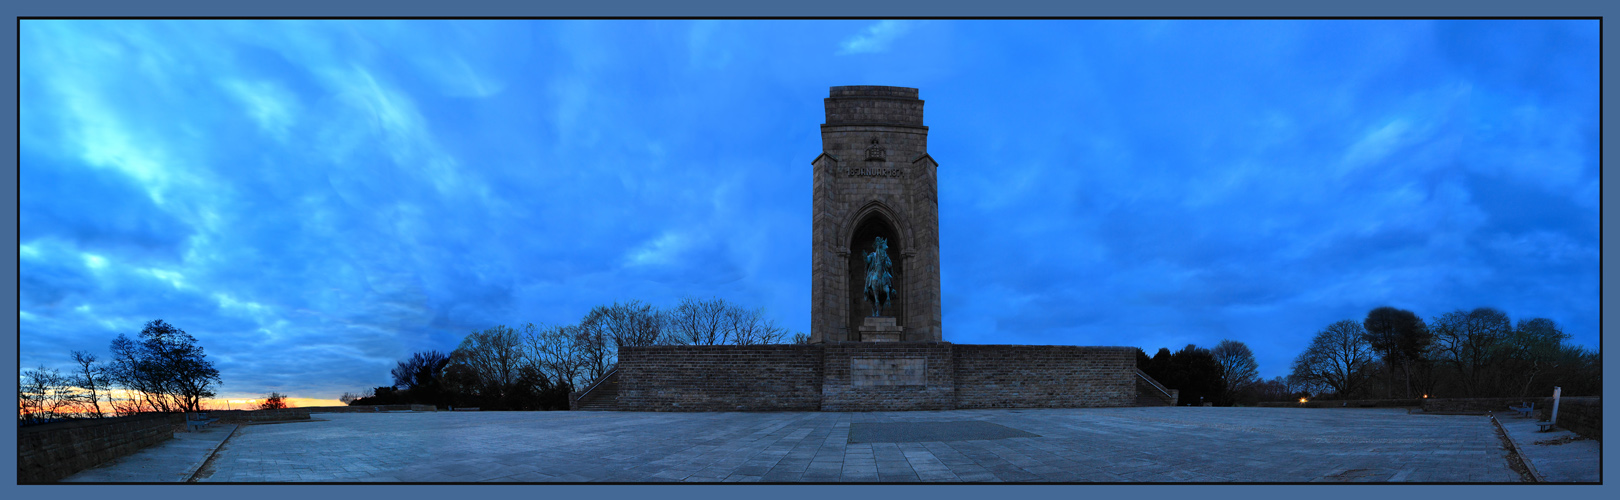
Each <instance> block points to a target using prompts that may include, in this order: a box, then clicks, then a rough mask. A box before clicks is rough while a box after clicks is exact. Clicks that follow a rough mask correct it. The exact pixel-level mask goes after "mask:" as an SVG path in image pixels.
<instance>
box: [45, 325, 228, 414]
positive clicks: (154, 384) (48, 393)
mask: <svg viewBox="0 0 1620 500" xmlns="http://www.w3.org/2000/svg"><path fill="white" fill-rule="evenodd" d="M109 350H110V351H111V353H112V356H111V358H110V359H107V360H106V361H103V360H101V359H100V358H98V357H97V356H96V355H95V354H93V353H90V352H87V351H73V352H72V359H73V362H74V364H75V366H74V368H73V369H72V371H71V372H70V373H67V374H63V373H61V372H60V371H58V370H56V369H54V368H47V367H44V366H41V367H39V368H35V369H32V370H26V371H23V372H22V374H21V378H20V380H19V387H18V391H17V400H18V401H17V402H18V419H19V421H20V423H24V424H31V423H41V422H49V421H53V420H61V419H67V418H77V417H90V418H101V417H104V416H107V413H108V412H106V411H105V410H103V409H102V404H103V403H106V405H107V407H108V408H110V409H111V410H112V411H111V413H113V414H116V415H131V414H135V413H142V412H171V411H197V410H199V409H201V408H202V400H203V399H206V398H211V397H213V396H214V391H213V388H214V387H215V386H217V385H218V384H219V383H220V378H219V370H216V369H214V365H213V363H212V362H210V361H208V359H207V356H206V355H205V354H204V353H203V348H202V346H199V345H197V339H196V338H195V337H192V336H191V335H190V334H188V333H186V332H185V330H181V329H180V328H178V327H175V326H174V325H170V324H168V323H164V322H163V320H161V319H155V320H152V321H150V322H147V323H146V326H145V328H143V329H142V330H141V332H140V334H138V335H137V336H136V338H133V339H132V338H130V337H129V336H128V335H125V334H122V333H120V334H118V337H117V338H114V339H113V341H112V344H111V345H110V346H109Z"/></svg>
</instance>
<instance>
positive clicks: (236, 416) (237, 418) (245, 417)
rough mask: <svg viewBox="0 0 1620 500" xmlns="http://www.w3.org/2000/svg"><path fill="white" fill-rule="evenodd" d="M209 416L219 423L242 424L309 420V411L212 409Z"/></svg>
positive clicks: (289, 409) (288, 409) (287, 409)
mask: <svg viewBox="0 0 1620 500" xmlns="http://www.w3.org/2000/svg"><path fill="white" fill-rule="evenodd" d="M208 417H209V418H217V419H219V421H220V423H227V424H243V423H249V422H280V421H287V420H309V412H308V411H303V409H302V408H280V409H275V410H213V411H210V412H208Z"/></svg>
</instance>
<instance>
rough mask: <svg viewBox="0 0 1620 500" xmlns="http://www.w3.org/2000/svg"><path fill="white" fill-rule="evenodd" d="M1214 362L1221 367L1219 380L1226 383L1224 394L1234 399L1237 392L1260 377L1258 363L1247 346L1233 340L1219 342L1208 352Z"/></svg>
mask: <svg viewBox="0 0 1620 500" xmlns="http://www.w3.org/2000/svg"><path fill="white" fill-rule="evenodd" d="M1210 354H1212V355H1214V356H1215V362H1216V363H1219V364H1220V365H1221V380H1222V381H1223V382H1225V383H1226V394H1227V395H1228V396H1230V397H1236V396H1237V394H1238V391H1240V390H1242V389H1243V388H1245V387H1248V386H1249V384H1252V383H1254V382H1255V378H1256V377H1259V376H1260V372H1259V367H1260V365H1259V363H1256V362H1255V361H1254V352H1252V351H1250V350H1249V346H1248V345H1245V344H1244V343H1242V342H1238V341H1235V340H1221V343H1219V344H1215V348H1214V349H1212V350H1210Z"/></svg>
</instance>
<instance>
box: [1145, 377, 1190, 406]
mask: <svg viewBox="0 0 1620 500" xmlns="http://www.w3.org/2000/svg"><path fill="white" fill-rule="evenodd" d="M1180 394H1181V391H1178V390H1175V389H1166V388H1165V387H1164V385H1163V384H1160V383H1159V381H1157V380H1153V377H1149V376H1148V374H1146V373H1142V370H1140V369H1138V370H1136V406H1175V405H1176V399H1177V396H1179V395H1180Z"/></svg>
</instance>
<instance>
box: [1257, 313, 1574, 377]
mask: <svg viewBox="0 0 1620 500" xmlns="http://www.w3.org/2000/svg"><path fill="white" fill-rule="evenodd" d="M1568 340H1569V334H1567V333H1564V331H1563V329H1562V327H1560V326H1559V325H1558V323H1556V322H1554V321H1553V320H1550V319H1547V318H1530V319H1520V320H1519V321H1518V322H1516V323H1515V322H1512V321H1510V320H1509V318H1508V315H1507V313H1505V312H1503V311H1501V310H1499V309H1496V308H1491V307H1481V308H1476V309H1474V310H1471V311H1468V310H1462V309H1458V310H1455V311H1451V312H1448V313H1445V314H1442V315H1440V316H1436V317H1433V318H1430V319H1429V321H1427V322H1425V321H1424V320H1423V319H1422V318H1420V317H1418V315H1417V314H1415V313H1413V312H1412V311H1408V310H1405V309H1397V308H1394V307H1379V308H1377V309H1373V310H1372V311H1370V312H1368V313H1367V317H1366V318H1365V319H1363V320H1362V321H1360V322H1357V321H1355V320H1342V321H1337V322H1334V323H1333V324H1330V325H1328V326H1327V327H1326V328H1323V329H1322V330H1321V331H1320V332H1317V334H1316V336H1315V337H1313V338H1312V339H1311V343H1310V345H1309V346H1308V347H1306V349H1305V351H1304V352H1302V353H1300V355H1299V357H1298V358H1295V360H1294V363H1293V367H1292V372H1291V373H1290V375H1289V377H1288V378H1289V381H1290V383H1292V384H1294V385H1295V386H1297V387H1298V388H1299V390H1301V391H1303V392H1308V393H1311V394H1314V395H1315V396H1316V397H1326V398H1333V399H1363V398H1417V397H1464V398H1469V397H1530V396H1532V395H1550V394H1552V390H1553V387H1554V386H1558V387H1562V388H1563V394H1564V395H1567V396H1582V395H1597V394H1599V393H1600V392H1601V390H1602V368H1603V365H1602V360H1601V358H1600V356H1599V353H1597V352H1595V351H1591V350H1588V349H1586V348H1584V347H1581V346H1578V345H1570V344H1567V343H1566V341H1568Z"/></svg>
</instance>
